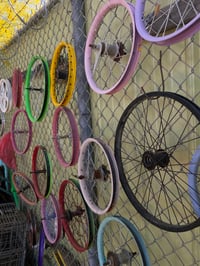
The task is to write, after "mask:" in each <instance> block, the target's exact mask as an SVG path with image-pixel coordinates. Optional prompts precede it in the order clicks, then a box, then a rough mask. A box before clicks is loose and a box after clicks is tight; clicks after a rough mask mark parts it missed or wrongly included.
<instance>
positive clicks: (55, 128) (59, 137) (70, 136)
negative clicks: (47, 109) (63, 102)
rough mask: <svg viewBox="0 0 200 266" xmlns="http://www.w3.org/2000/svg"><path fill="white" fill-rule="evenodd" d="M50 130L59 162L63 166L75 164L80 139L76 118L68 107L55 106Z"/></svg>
mask: <svg viewBox="0 0 200 266" xmlns="http://www.w3.org/2000/svg"><path fill="white" fill-rule="evenodd" d="M52 132H53V143H54V147H55V152H56V155H57V158H58V161H59V162H60V164H61V165H62V166H63V167H68V166H72V165H75V164H76V163H77V162H78V157H79V150H80V141H79V133H78V126H77V123H76V119H75V117H74V114H73V113H72V111H71V110H70V109H69V108H67V107H58V108H56V110H55V112H54V116H53V123H52Z"/></svg>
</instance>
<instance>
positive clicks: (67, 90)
mask: <svg viewBox="0 0 200 266" xmlns="http://www.w3.org/2000/svg"><path fill="white" fill-rule="evenodd" d="M50 73H51V90H50V93H51V100H52V102H53V104H54V105H55V106H56V107H58V106H65V105H67V104H68V103H69V101H70V100H71V98H72V96H73V92H74V89H75V82H76V54H75V50H74V48H73V46H72V45H71V44H69V43H66V42H60V43H59V44H58V46H57V47H56V49H55V51H54V54H53V58H52V63H51V70H50Z"/></svg>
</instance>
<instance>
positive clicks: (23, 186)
mask: <svg viewBox="0 0 200 266" xmlns="http://www.w3.org/2000/svg"><path fill="white" fill-rule="evenodd" d="M12 182H13V185H14V187H15V190H16V192H17V194H18V195H19V196H20V198H21V199H22V200H23V201H24V202H25V203H27V204H29V205H31V206H33V205H35V204H36V203H37V200H38V199H37V195H36V193H35V190H34V187H33V184H32V182H31V180H30V179H29V178H28V177H27V176H26V175H25V174H23V173H21V172H14V173H13V175H12Z"/></svg>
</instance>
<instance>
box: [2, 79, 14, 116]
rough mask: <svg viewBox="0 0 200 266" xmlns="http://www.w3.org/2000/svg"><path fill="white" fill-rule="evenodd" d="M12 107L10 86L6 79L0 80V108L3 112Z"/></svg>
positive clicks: (8, 110)
mask: <svg viewBox="0 0 200 266" xmlns="http://www.w3.org/2000/svg"><path fill="white" fill-rule="evenodd" d="M11 109H12V87H11V84H10V81H9V80H8V79H1V80H0V110H1V111H2V112H3V113H6V112H10V111H11Z"/></svg>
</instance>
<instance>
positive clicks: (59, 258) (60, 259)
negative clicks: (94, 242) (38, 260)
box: [53, 244, 81, 266]
mask: <svg viewBox="0 0 200 266" xmlns="http://www.w3.org/2000/svg"><path fill="white" fill-rule="evenodd" d="M53 255H54V258H55V260H56V262H57V265H58V266H61V265H62V266H69V265H70V266H81V264H80V262H79V261H78V260H77V258H75V256H74V255H73V254H72V252H71V251H70V250H68V249H67V248H66V247H65V246H64V245H63V244H58V245H57V246H56V248H55V250H54V252H53Z"/></svg>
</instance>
